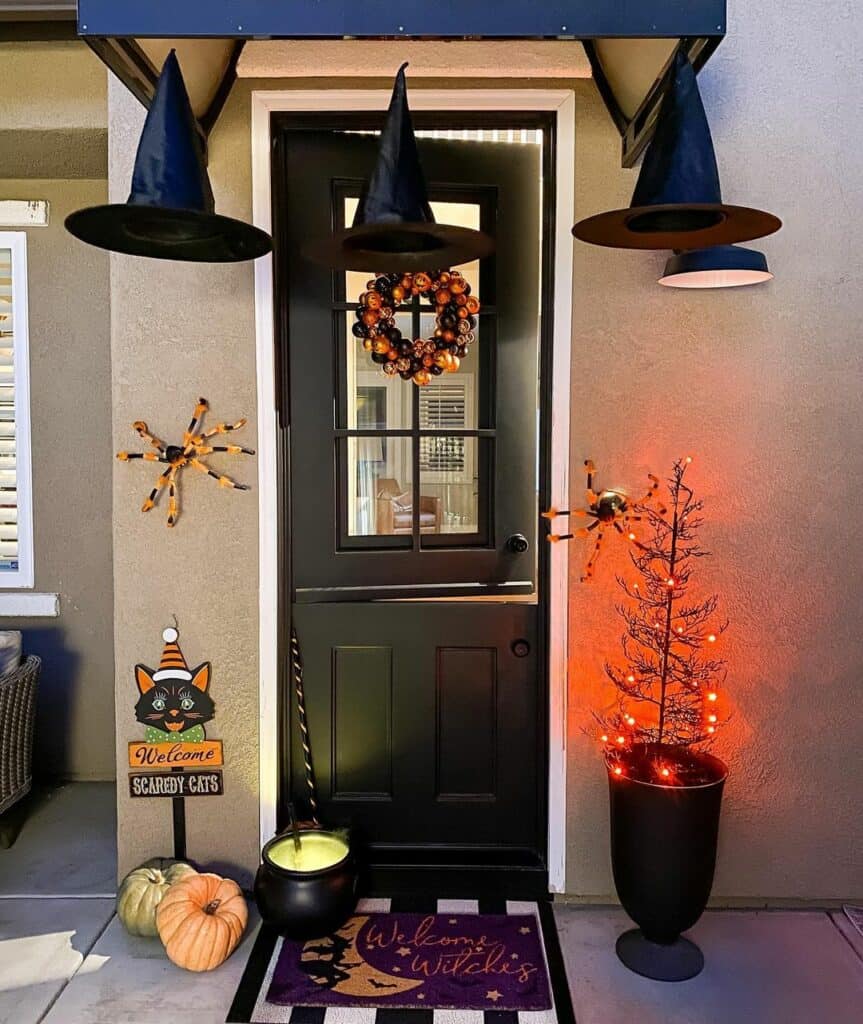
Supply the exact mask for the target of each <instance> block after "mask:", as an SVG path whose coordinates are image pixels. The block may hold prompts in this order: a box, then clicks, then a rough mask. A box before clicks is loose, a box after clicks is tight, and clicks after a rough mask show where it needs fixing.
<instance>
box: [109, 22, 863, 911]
mask: <svg viewBox="0 0 863 1024" xmlns="http://www.w3.org/2000/svg"><path fill="white" fill-rule="evenodd" d="M738 6H739V7H740V12H739V17H738V18H736V19H734V20H733V21H732V25H733V35H732V36H731V37H730V38H729V39H728V40H727V41H726V42H724V43H723V45H722V47H720V50H719V51H718V53H717V55H716V56H715V57H714V59H713V60H712V62H711V64H710V65H709V67H708V69H707V70H706V71H705V73H704V75H703V88H704V92H705V96H706V102H707V106H708V109H709V111H710V113H711V119H712V123H713V126H714V131H715V136H716V142H717V146H718V150H719V156H720V163H721V168H722V171H723V174H724V183H725V190H726V194H727V197H728V199H729V200H731V201H733V200H734V199H739V200H741V201H746V202H751V203H752V204H754V205H759V204H763V205H764V206H765V207H766V208H768V209H775V210H776V212H778V213H779V214H780V215H784V217H785V219H786V221H787V225H786V227H785V229H784V231H783V232H782V233H781V234H780V235H778V236H777V237H776V238H774V239H770V240H767V241H766V242H765V243H764V246H763V248H764V249H765V251H767V253H768V255H769V257H770V259H771V262H772V264H773V265H774V268H775V270H776V271H777V274H778V277H777V280H776V281H775V282H774V283H772V284H771V285H769V286H766V287H762V288H757V289H752V290H744V291H726V292H717V293H713V294H697V293H685V292H674V291H666V290H664V289H660V288H659V287H658V286H657V285H656V284H655V279H656V277H657V276H658V272H659V270H660V269H661V266H662V262H663V259H664V255H660V254H633V253H623V252H614V251H606V250H601V249H593V248H588V247H586V246H582V245H580V244H578V245H577V246H576V280H575V286H574V324H573V427H572V457H573V467H574V471H573V477H574V479H575V480H576V481H578V480H579V475H578V474H579V467H580V464H581V461H582V460H583V458H584V457H586V456H588V455H589V456H591V457H593V458H594V459H595V460H596V461H597V462H598V463H599V465H600V467H601V472H602V474H603V475H602V477H601V480H602V482H604V483H609V484H618V485H628V486H630V487H632V488H635V487H636V486H637V485H638V484H639V483H640V482H641V481H642V480H643V478H644V473H645V472H646V471H647V470H648V469H653V470H656V469H659V470H665V469H667V467H668V466H669V465H670V463H671V460H672V459H673V458H674V457H675V456H676V455H678V454H680V453H683V452H687V451H691V452H693V453H694V454H695V455H696V456H697V460H698V461H697V462H696V464H695V467H694V469H695V473H694V476H695V479H696V480H697V482H698V484H699V487H700V490H701V492H702V493H703V495H704V497H705V498H706V499H707V501H708V502H709V509H708V511H709V522H708V525H707V527H706V529H705V540H706V542H707V545H708V546H709V547H710V548H711V549H712V550H713V551H714V552H715V554H716V557H715V558H714V559H713V560H711V561H710V562H709V563H706V564H705V568H704V572H705V578H706V579H707V580H709V583H710V584H711V585H712V586H714V587H715V588H716V589H717V590H718V591H719V592H720V593H721V594H722V595H723V599H724V602H725V608H726V610H727V612H728V614H729V616H730V617H731V619H732V622H733V630H732V631H731V633H730V634H729V639H728V644H727V654H728V657H729V660H730V662H731V676H730V680H729V683H730V685H729V688H728V691H729V694H730V696H731V701H732V709H733V711H734V719H733V722H732V724H731V725H730V726H729V728H728V729H727V730H726V732H725V734H724V735H723V738H722V740H721V744H720V752H721V753H723V754H724V755H725V756H727V757H728V759H729V761H730V764H731V769H732V775H731V778H730V781H729V785H728V790H727V792H728V800H727V804H726V808H725V817H724V822H723V833H722V843H721V851H720V860H719V871H718V875H717V884H716V889H715V894H714V895H715V899H716V901H717V902H720V903H721V902H729V901H734V900H754V901H776V900H782V899H792V900H803V899H813V900H817V899H828V898H839V897H841V896H858V897H859V896H861V895H863V879H861V876H860V871H861V868H860V864H859V858H858V859H857V860H856V861H855V858H854V851H855V850H859V849H860V847H861V844H863V822H861V820H860V816H859V813H858V812H857V807H858V804H859V801H858V799H857V783H856V780H855V770H854V766H855V765H856V763H857V760H858V757H857V753H856V750H857V747H858V746H859V735H860V731H861V725H863V722H861V711H860V702H859V699H858V697H859V685H860V683H859V677H860V670H861V661H863V644H861V639H860V631H859V625H858V619H859V614H858V606H859V601H860V592H861V585H863V555H861V548H860V545H859V542H858V538H857V536H856V530H855V521H854V515H853V507H854V505H853V503H854V501H855V498H856V496H857V491H858V490H859V484H860V477H861V474H863V461H861V456H860V455H859V454H858V453H857V448H856V446H855V443H854V439H855V438H856V436H857V434H858V433H859V423H860V417H861V413H863V407H861V406H863V403H861V399H860V397H859V380H860V370H861V366H860V360H861V356H860V347H859V340H858V339H859V335H860V328H861V308H860V302H859V294H858V293H859V278H860V263H861V260H860V255H859V251H860V250H859V243H858V240H857V237H856V233H857V232H856V222H857V220H858V219H859V214H860V213H861V205H863V203H861V199H863V193H861V186H863V178H861V168H860V160H859V144H858V143H859V140H853V138H852V135H851V133H849V132H848V131H847V130H846V127H847V123H849V119H851V118H853V117H854V115H855V112H856V106H857V95H858V92H859V87H860V84H861V83H860V81H859V78H860V72H859V69H858V65H856V64H854V62H853V59H852V58H853V52H854V51H853V42H852V40H851V39H850V32H849V25H850V22H846V23H845V27H844V28H842V27H841V25H839V26H837V27H836V29H835V33H836V34H835V38H834V39H833V40H832V42H831V46H830V52H831V53H832V52H834V51H835V52H842V53H845V54H846V55H847V61H845V62H844V63H843V64H842V69H841V70H840V69H839V68H838V67H837V65H836V64H833V65H829V64H827V63H826V62H825V61H824V59H823V53H824V52H825V51H824V48H823V46H824V43H825V41H824V40H823V31H824V25H823V24H822V23H821V22H822V21H823V19H822V18H820V16H818V15H817V14H813V13H812V12H811V11H810V9H809V7H808V6H807V5H802V4H795V19H789V12H788V11H787V9H786V10H784V11H782V12H781V13H779V12H777V13H771V12H767V11H765V10H763V9H761V8H759V9H757V11H755V10H751V9H749V8H746V9H744V8H743V6H742V5H738ZM846 6H847V5H846ZM732 13H734V12H733V11H732ZM815 37H818V38H821V39H822V45H821V46H820V47H819V52H817V53H816V52H815V51H812V53H811V55H810V51H809V49H808V42H809V40H810V39H811V38H815ZM780 43H781V44H782V45H779V44H780ZM840 63H842V62H841V61H840ZM852 69H853V70H852ZM840 79H841V81H840ZM852 79H853V80H852ZM310 84H313V83H309V82H303V81H297V80H293V81H291V82H284V83H282V82H274V81H272V80H267V81H261V82H258V83H255V82H240V83H238V84H237V86H236V87H235V89H234V92H233V94H232V96H231V99H230V101H229V103H228V105H227V107H226V109H225V111H224V113H223V115H222V118H221V120H220V122H219V125H218V127H217V129H216V131H215V133H214V135H213V136H212V139H211V144H210V171H211V177H212V180H213V185H214V189H215V192H216V198H217V204H218V206H219V209H220V210H221V212H223V213H227V214H232V215H235V216H240V217H246V218H248V217H250V215H251V192H250V151H249V98H250V92H251V90H252V89H253V88H254V87H255V86H256V85H257V87H259V88H267V89H273V88H280V87H284V88H300V87H304V86H306V87H308V86H309V85H310ZM316 84H318V85H320V84H321V83H316ZM329 84H331V85H334V86H336V85H344V84H346V83H344V82H342V81H331V82H330V83H329ZM351 84H353V85H357V86H366V85H369V84H375V85H379V86H383V85H385V83H384V82H383V81H377V82H374V83H369V82H367V81H365V82H357V81H356V80H353V81H352V83H351ZM441 84H446V83H441V82H438V81H428V82H424V83H423V85H427V86H429V87H439V86H440V85H441ZM449 84H450V85H453V84H456V83H453V82H452V80H450V82H449ZM457 84H458V86H459V87H465V86H469V85H471V84H472V83H470V82H464V81H459V82H458V83H457ZM507 84H512V83H509V82H508V83H507ZM520 84H523V83H520ZM533 84H535V85H537V86H544V85H547V84H549V83H545V82H542V81H536V82H534V83H533ZM552 84H553V85H554V86H555V87H560V84H561V83H560V80H557V81H556V82H554V83H552ZM572 84H573V87H574V88H575V90H576V100H577V128H576V147H577V152H576V178H577V195H576V200H577V213H578V215H579V216H586V215H588V214H591V213H594V212H597V211H599V210H601V209H603V208H608V207H611V206H616V205H621V204H626V203H627V202H628V200H629V196H630V193H631V189H632V186H633V184H634V180H635V174H634V172H632V171H623V170H621V169H620V161H619V139H618V138H617V135H616V133H615V131H614V129H613V127H612V125H611V122H610V120H609V119H608V117H607V115H606V114H605V112H604V109H603V108H602V106H601V103H600V101H599V99H598V97H597V95H596V93H595V90H594V87H593V86H592V84H591V83H584V82H581V83H578V82H574V83H572ZM483 85H484V86H485V87H488V86H489V82H488V81H487V80H486V81H485V82H484V83H483V82H479V83H477V87H478V88H482V87H483ZM140 124H141V111H140V108H138V107H137V105H136V104H135V102H134V101H133V100H131V98H130V97H128V96H127V95H126V94H125V93H124V91H123V90H122V88H121V87H118V86H112V88H111V96H110V127H111V134H112V139H111V171H110V174H111V181H112V190H113V191H114V192H115V194H116V196H117V197H118V198H120V197H122V196H124V195H125V189H126V186H127V183H128V178H129V173H130V168H131V159H132V152H133V150H134V145H135V141H136V139H137V135H138V131H139V129H140ZM804 125H805V129H804V128H802V127H801V126H804ZM253 316H254V304H253V272H252V268H251V267H250V266H236V267H195V266H183V265H173V264H159V263H156V262H153V263H146V262H144V261H133V260H129V259H126V258H124V257H112V361H113V382H114V403H115V404H114V441H115V446H119V445H120V444H125V443H126V441H127V440H128V438H129V432H128V424H129V423H130V422H131V420H133V419H135V418H137V417H139V416H144V417H145V418H146V419H148V421H149V422H150V423H151V425H153V426H154V427H157V428H158V429H159V430H165V431H170V430H171V429H172V425H176V426H181V425H182V424H183V422H184V420H185V417H186V416H187V415H188V412H189V409H190V407H191V403H192V402H193V401H194V398H195V397H196V396H197V395H198V394H199V393H200V394H204V395H206V396H207V397H208V398H209V399H210V400H211V402H212V405H213V410H214V413H215V415H217V416H219V415H225V416H235V415H239V414H247V415H250V428H249V429H250V436H251V432H252V431H253V428H254V422H253V417H252V414H253V412H254V409H255V403H256V393H255V353H254V320H253ZM139 469H140V467H139V466H116V467H115V471H114V509H115V512H114V547H115V570H114V578H115V648H116V666H117V679H118V690H117V694H118V696H117V716H118V717H117V741H118V764H119V765H120V767H121V770H124V769H123V765H124V764H125V743H126V741H127V740H129V739H132V738H135V737H136V736H137V735H138V732H139V729H138V728H137V727H136V726H135V723H134V721H133V717H132V704H133V703H134V699H135V690H134V683H133V680H132V675H131V670H132V666H133V665H134V663H135V662H136V661H137V660H145V661H149V662H151V663H152V661H153V660H154V659H155V658H157V657H158V653H159V650H160V640H159V637H160V632H161V629H162V627H163V626H164V625H165V624H166V623H167V622H168V620H169V616H170V613H171V612H176V613H177V615H178V617H179V619H180V625H181V630H182V637H183V642H184V649H185V651H186V655H187V658H188V659H189V660H190V661H196V662H197V661H199V660H203V659H205V658H207V659H210V660H212V662H213V670H214V675H213V684H212V693H213V696H214V697H215V699H216V702H217V705H218V711H217V717H216V720H215V722H214V724H213V728H212V730H211V733H212V735H214V736H220V737H221V738H222V739H223V740H224V741H225V752H226V760H227V768H226V771H225V790H226V795H225V797H223V798H221V799H220V800H215V799H213V800H201V801H197V802H195V801H189V802H188V805H190V807H189V810H188V815H189V828H188V832H189V852H190V855H191V856H193V857H195V858H198V859H201V860H202V861H204V862H210V863H218V864H222V865H233V866H234V867H235V868H237V867H238V868H240V869H242V871H243V874H244V875H245V877H248V874H250V873H251V871H252V870H253V869H254V867H255V864H256V860H257V849H258V842H259V837H258V824H257V823H258V807H257V799H256V792H257V774H258V749H257V729H258V717H257V715H258V703H257V700H258V698H257V694H258V678H257V642H258V636H257V626H258V615H257V522H256V516H257V504H256V496H255V494H254V493H251V494H233V493H226V492H223V491H220V490H219V489H218V488H215V487H213V486H211V483H210V481H207V480H204V479H196V480H192V481H189V482H188V486H187V488H186V492H185V497H184V504H185V513H184V514H185V517H186V518H185V519H184V520H183V521H181V524H180V526H179V527H178V528H177V529H176V530H174V531H173V532H170V533H169V532H168V531H166V529H165V527H164V525H163V522H162V520H161V518H160V516H159V515H158V514H155V513H154V514H152V515H150V516H147V517H145V518H143V519H142V517H141V516H140V514H139V513H138V511H137V508H138V506H139V503H140V500H141V497H142V495H143V493H144V492H145V490H146V487H147V486H148V484H149V476H148V474H147V473H146V472H145V473H139V472H138V470H139ZM246 472H247V473H251V472H252V471H251V470H246ZM246 478H248V477H246ZM572 554H573V559H574V562H575V565H574V571H575V574H576V579H577V573H578V570H579V561H580V559H581V557H582V555H583V554H584V552H583V551H582V550H581V549H580V548H578V547H574V548H573V551H572ZM617 557H618V556H617V555H615V554H614V553H613V548H611V547H610V550H609V552H608V558H607V563H606V564H605V565H604V566H603V573H602V574H601V577H600V580H599V581H598V582H597V583H596V585H595V586H594V587H592V588H591V589H589V590H588V589H585V588H583V587H581V586H580V585H579V584H578V583H577V582H573V585H572V590H571V635H572V648H571V665H570V668H571V679H570V693H569V703H570V721H569V735H570V745H569V777H568V784H569V785H568V792H569V804H568V808H567V815H568V839H569V857H568V878H567V888H568V891H569V892H570V893H571V894H573V895H580V896H593V897H600V898H609V897H611V896H612V893H613V889H612V884H611V878H610V869H609V862H608V852H607V850H608V843H607V824H606V822H607V796H606V793H605V777H604V773H603V770H602V766H601V762H600V760H599V756H598V752H597V750H596V749H595V745H594V744H593V743H592V741H590V740H589V739H588V738H586V737H585V736H584V735H583V734H582V731H581V730H582V727H583V726H585V725H586V724H587V723H588V722H589V720H590V719H589V715H590V710H591V708H592V707H594V706H595V704H596V702H597V700H598V699H601V697H602V694H601V693H599V692H598V691H597V688H596V680H597V679H598V677H599V676H600V674H601V667H602V662H603V659H604V657H605V655H606V654H607V653H611V652H613V651H614V650H615V647H616V643H617V637H618V634H619V632H620V629H619V627H618V625H617V624H616V623H614V622H613V621H609V618H610V617H609V610H610V608H611V606H612V604H613V601H614V598H615V588H614V584H613V570H614V568H615V559H616V558H617ZM617 564H618V565H619V564H621V563H619V562H618V563H617ZM119 803H120V854H121V856H120V870H121V872H122V871H125V870H127V869H128V868H129V867H131V866H132V865H133V864H134V863H136V862H138V861H140V860H142V859H144V858H145V857H147V856H152V855H154V854H161V853H166V852H170V849H171V839H170V811H169V810H168V808H167V807H165V806H162V805H161V802H160V801H155V800H154V801H136V803H135V805H134V806H132V805H131V802H130V801H129V800H128V798H127V796H126V794H125V790H124V787H123V786H121V787H120V796H119Z"/></svg>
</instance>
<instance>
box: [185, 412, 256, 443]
mask: <svg viewBox="0 0 863 1024" xmlns="http://www.w3.org/2000/svg"><path fill="white" fill-rule="evenodd" d="M246 423H248V420H247V419H246V418H245V417H243V419H241V420H237V422H236V423H217V424H216V425H215V427H210V429H209V430H205V431H204V432H203V433H202V434H195V435H194V437H191V438H190V441H191V442H192V444H200V443H201V442H202V441H206V440H207V438H208V437H215V436H216V434H228V433H230V432H231V431H232V430H239V429H240V428H241V427H244V426H245V425H246Z"/></svg>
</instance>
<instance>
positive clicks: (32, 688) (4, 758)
mask: <svg viewBox="0 0 863 1024" xmlns="http://www.w3.org/2000/svg"><path fill="white" fill-rule="evenodd" d="M41 666H42V659H41V658H37V657H36V656H35V655H30V657H28V658H25V659H24V661H22V662H21V664H20V665H19V666H18V668H16V669H14V670H13V671H12V672H9V673H7V674H6V675H5V676H2V677H0V814H2V813H3V811H5V810H7V808H9V807H11V806H12V804H14V803H16V802H17V801H18V800H20V799H21V797H23V796H26V795H27V793H29V792H30V786H31V785H32V782H33V721H34V718H35V716H36V684H37V683H38V681H39V669H40V668H41Z"/></svg>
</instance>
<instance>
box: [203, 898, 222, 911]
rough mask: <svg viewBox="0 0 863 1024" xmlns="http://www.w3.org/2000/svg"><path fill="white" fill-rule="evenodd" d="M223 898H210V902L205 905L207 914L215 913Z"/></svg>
mask: <svg viewBox="0 0 863 1024" xmlns="http://www.w3.org/2000/svg"><path fill="white" fill-rule="evenodd" d="M221 902H222V901H221V900H210V902H209V903H208V904H207V905H206V907H204V913H205V914H215V913H216V911H217V910H218V908H219V904H220V903H221Z"/></svg>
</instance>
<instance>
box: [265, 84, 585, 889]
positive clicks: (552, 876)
mask: <svg viewBox="0 0 863 1024" xmlns="http://www.w3.org/2000/svg"><path fill="white" fill-rule="evenodd" d="M389 100H390V93H389V90H378V89H375V90H371V89H315V90H293V91H291V90H286V91H270V90H265V91H256V92H253V93H252V211H253V219H254V222H255V224H256V225H257V226H258V227H260V228H263V229H264V230H265V231H271V230H272V202H271V190H270V155H271V144H270V114H271V113H273V112H275V111H333V110H335V111H343V110H385V109H386V107H387V105H388V103H389ZM410 102H411V107H412V108H413V109H414V110H543V111H552V112H553V113H554V114H555V117H556V121H557V149H556V196H555V222H556V231H555V274H554V331H553V346H552V348H553V356H552V362H553V372H552V409H551V431H552V437H551V493H552V495H553V496H554V498H555V500H556V501H559V502H561V503H562V504H563V506H564V507H566V500H567V496H568V493H569V411H570V343H571V339H572V274H573V270H572V250H573V242H572V235H571V233H570V228H571V227H572V224H573V223H574V220H575V211H574V202H575V97H574V94H573V93H572V92H571V91H570V90H568V89H451V90H441V89H422V88H415V89H413V90H412V91H411V97H410ZM255 333H256V343H257V383H258V507H259V513H260V516H259V519H260V525H259V538H260V549H259V570H260V704H259V708H260V826H261V839H262V841H265V840H266V839H268V838H269V837H270V836H271V835H272V834H273V832H274V831H275V828H276V796H277V787H278V760H279V753H278V750H279V746H278V732H279V730H278V693H277V680H278V533H277V523H278V505H277V473H278V467H277V461H276V412H275V388H276V380H275V364H274V358H273V345H274V324H273V270H272V258H271V257H270V256H267V257H264V258H263V259H259V260H258V261H257V262H256V264H255ZM542 542H543V541H542V540H540V543H542ZM567 548H568V545H566V544H555V545H554V546H553V548H552V550H551V564H550V580H549V595H550V606H549V789H548V800H549V803H548V872H549V888H550V889H551V891H552V892H563V891H564V890H565V884H566V724H567V654H568V646H567V604H568V583H569V565H568V552H567Z"/></svg>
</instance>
